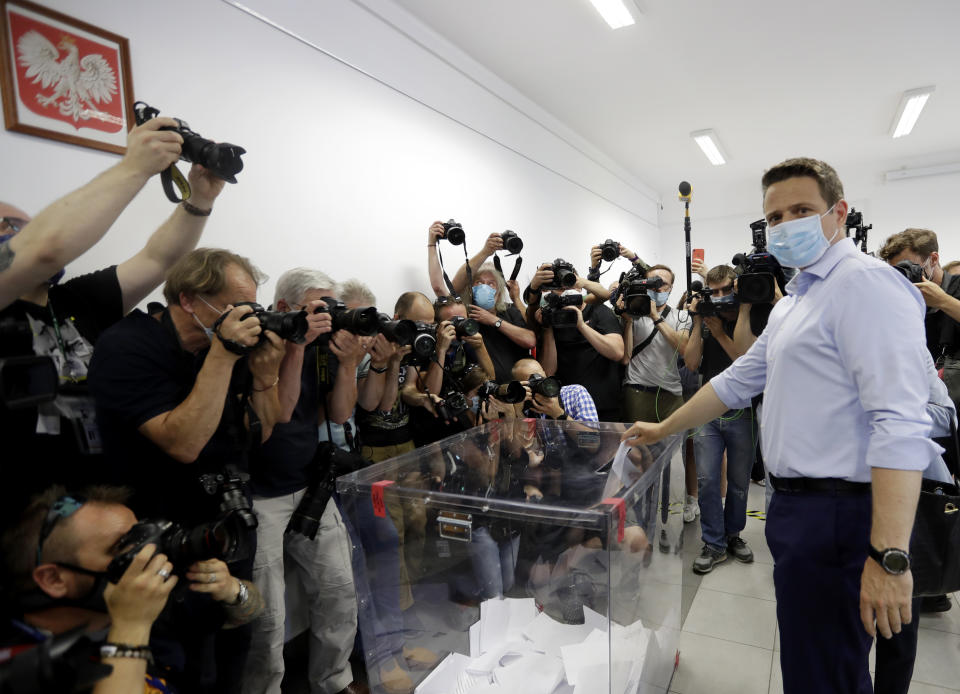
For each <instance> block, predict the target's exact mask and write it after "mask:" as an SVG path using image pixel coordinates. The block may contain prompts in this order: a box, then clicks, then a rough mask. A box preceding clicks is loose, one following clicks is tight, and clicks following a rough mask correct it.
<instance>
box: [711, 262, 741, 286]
mask: <svg viewBox="0 0 960 694" xmlns="http://www.w3.org/2000/svg"><path fill="white" fill-rule="evenodd" d="M735 279H737V271H736V270H734V269H733V268H732V267H730V266H729V265H715V266H714V267H712V268H710V269H709V270H708V271H707V284H719V283H720V282H723V281H724V280H731V281H732V280H735Z"/></svg>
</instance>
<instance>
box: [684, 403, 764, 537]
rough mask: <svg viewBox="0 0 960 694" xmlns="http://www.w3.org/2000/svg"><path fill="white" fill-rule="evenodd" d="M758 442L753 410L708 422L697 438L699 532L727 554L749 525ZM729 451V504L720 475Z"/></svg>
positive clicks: (695, 449)
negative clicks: (749, 495) (722, 497)
mask: <svg viewBox="0 0 960 694" xmlns="http://www.w3.org/2000/svg"><path fill="white" fill-rule="evenodd" d="M756 443H757V434H756V424H755V423H754V416H753V410H752V409H749V408H747V409H744V410H742V411H738V410H728V411H727V412H725V413H724V414H723V416H721V417H718V418H717V419H714V420H713V421H712V422H707V423H706V424H704V425H703V427H702V428H701V429H700V430H699V431H698V432H697V433H696V434H695V435H694V438H693V450H694V455H695V457H696V459H697V461H696V462H697V487H698V489H699V496H700V499H699V501H700V531H701V537H702V539H703V543H704V544H705V545H707V546H709V547H710V548H711V549H714V550H716V551H718V552H720V551H724V552H725V551H726V549H727V538H729V537H735V536H736V535H738V534H739V533H740V531H741V530H743V528H744V526H745V525H746V524H747V488H748V486H749V484H750V470H751V469H752V468H753V460H754V457H755V450H756ZM724 450H726V451H727V502H726V506H724V505H723V504H721V501H720V473H721V471H722V469H723V452H724Z"/></svg>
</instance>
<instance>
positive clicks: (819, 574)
mask: <svg viewBox="0 0 960 694" xmlns="http://www.w3.org/2000/svg"><path fill="white" fill-rule="evenodd" d="M870 507H871V497H870V494H869V493H867V494H858V495H847V496H843V495H830V494H819V493H785V492H779V491H778V492H775V493H774V495H773V499H772V500H771V502H770V507H769V509H768V511H767V527H766V537H767V544H768V545H769V546H770V552H771V553H772V554H773V559H774V562H775V566H774V570H773V580H774V585H775V587H776V594H777V619H778V620H779V624H780V665H781V668H782V670H783V691H784V694H813V693H814V692H817V693H820V692H824V693H826V692H843V693H844V694H855V693H856V694H870V692H872V691H873V686H872V685H871V682H870V671H869V669H868V665H867V658H868V656H869V653H870V644H871V643H872V640H873V639H872V638H871V637H870V635H869V634H867V632H866V630H865V629H864V628H863V624H862V623H861V621H860V606H859V605H860V576H861V574H862V573H863V565H864V562H866V559H867V545H868V543H869V541H870Z"/></svg>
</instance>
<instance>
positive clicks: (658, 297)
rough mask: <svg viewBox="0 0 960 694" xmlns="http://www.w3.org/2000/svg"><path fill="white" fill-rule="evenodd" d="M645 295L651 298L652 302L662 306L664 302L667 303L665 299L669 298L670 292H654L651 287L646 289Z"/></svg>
mask: <svg viewBox="0 0 960 694" xmlns="http://www.w3.org/2000/svg"><path fill="white" fill-rule="evenodd" d="M647 296H649V297H650V298H651V299H653V302H654V303H655V304H656V305H657V306H663V305H664V304H665V303H667V299H669V298H670V292H655V291H653V290H652V289H648V290H647Z"/></svg>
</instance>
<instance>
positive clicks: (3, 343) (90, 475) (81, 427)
mask: <svg viewBox="0 0 960 694" xmlns="http://www.w3.org/2000/svg"><path fill="white" fill-rule="evenodd" d="M48 297H49V298H48V304H47V305H46V306H40V305H38V304H34V303H31V302H29V301H22V300H20V299H18V300H16V301H14V302H13V303H12V304H10V305H9V306H7V307H6V308H4V309H3V310H0V326H2V327H0V357H12V356H18V355H19V356H29V355H38V356H49V357H51V358H52V359H53V360H54V363H55V364H56V367H57V370H58V372H59V373H60V374H61V379H60V391H59V394H58V396H57V399H56V400H55V401H54V402H52V403H47V404H44V405H42V406H40V408H37V407H27V408H20V409H7V408H6V407H5V406H4V405H3V404H2V403H0V437H2V440H3V441H4V442H5V444H6V447H7V450H8V451H9V452H10V453H9V454H8V455H9V458H7V457H5V458H4V462H5V463H6V465H4V468H3V473H4V479H5V480H7V482H6V483H5V484H4V485H3V488H4V493H3V495H2V497H3V499H2V506H3V509H4V512H6V511H7V510H10V511H15V509H13V508H12V507H11V504H12V505H13V506H17V505H20V506H22V505H23V504H25V503H26V501H27V500H28V499H29V497H30V496H31V495H32V494H34V493H36V492H39V491H42V490H43V489H44V488H46V487H48V486H49V485H51V484H53V483H56V482H59V483H63V484H66V485H67V486H75V485H79V484H89V483H91V482H95V481H98V478H97V468H98V466H99V465H100V463H99V462H98V461H99V456H98V455H97V451H98V449H99V440H98V436H97V434H96V431H97V428H96V423H95V420H94V418H93V402H92V400H91V398H90V393H89V390H88V386H87V369H88V366H89V364H90V359H91V355H92V353H93V345H94V344H95V343H96V342H97V339H98V338H99V336H100V334H101V333H102V332H103V331H104V330H106V329H107V328H108V327H110V326H111V325H112V324H114V323H115V322H117V321H118V320H120V319H121V318H123V295H122V292H121V290H120V283H119V281H118V280H117V268H116V266H112V267H109V268H107V269H105V270H99V271H97V272H92V273H90V274H88V275H81V276H79V277H75V278H73V279H71V280H68V281H66V282H63V283H62V284H58V285H56V286H53V287H51V288H50V290H49V294H48ZM54 316H55V317H56V321H54ZM58 332H59V335H60V337H59V339H58V337H57V333H58ZM39 432H44V433H39ZM14 452H17V453H14ZM20 455H23V456H25V457H24V458H22V459H18V457H19V456H20ZM26 456H29V457H26ZM13 466H15V467H16V475H11V474H10V473H9V471H10V470H11V467H13ZM13 479H16V480H17V481H16V482H15V483H13V482H12V480H13Z"/></svg>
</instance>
